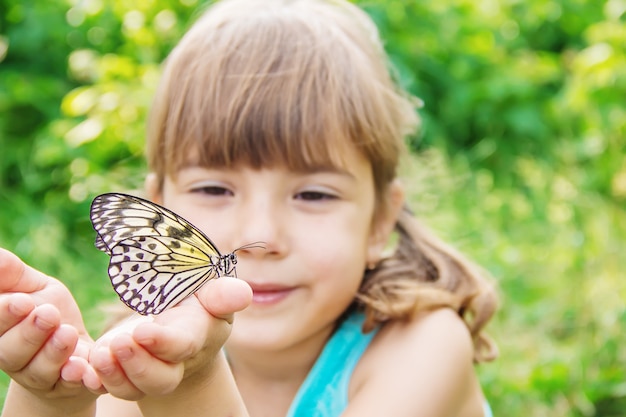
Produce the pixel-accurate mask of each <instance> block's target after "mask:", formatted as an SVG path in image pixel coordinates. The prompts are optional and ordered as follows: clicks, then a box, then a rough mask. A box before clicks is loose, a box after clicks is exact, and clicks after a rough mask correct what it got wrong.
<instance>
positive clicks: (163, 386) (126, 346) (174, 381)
mask: <svg viewBox="0 0 626 417" xmlns="http://www.w3.org/2000/svg"><path fill="white" fill-rule="evenodd" d="M111 352H112V353H113V356H114V357H115V358H116V359H117V361H118V363H119V364H120V366H121V367H122V369H124V373H125V374H126V377H127V378H128V379H129V380H130V381H131V382H132V383H133V385H134V386H136V387H137V388H139V389H140V390H141V391H142V392H143V393H145V394H148V395H163V394H167V393H170V392H172V391H173V390H174V389H175V388H176V387H177V386H178V384H180V381H181V380H182V379H183V373H184V366H183V364H181V363H179V364H172V363H168V362H164V361H161V360H159V359H157V358H155V357H154V356H152V355H151V354H150V353H149V352H147V351H146V350H144V349H143V348H142V347H141V346H139V345H138V344H137V343H135V341H134V340H133V338H132V337H131V336H130V335H128V334H122V335H120V336H118V337H116V338H115V339H114V340H113V341H112V342H111Z"/></svg>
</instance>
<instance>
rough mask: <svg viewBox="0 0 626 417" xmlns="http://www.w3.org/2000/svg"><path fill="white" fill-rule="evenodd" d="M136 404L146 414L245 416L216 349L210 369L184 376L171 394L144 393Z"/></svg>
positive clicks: (230, 373) (155, 415)
mask: <svg viewBox="0 0 626 417" xmlns="http://www.w3.org/2000/svg"><path fill="white" fill-rule="evenodd" d="M139 407H140V408H141V411H142V413H143V415H144V416H146V417H161V416H167V417H178V416H181V417H183V416H184V417H188V416H190V415H191V416H200V415H201V416H210V417H247V416H248V412H247V411H246V408H245V405H244V403H243V400H242V398H241V395H240V394H239V390H238V389H237V385H236V384H235V380H234V378H233V375H232V372H231V371H230V368H229V366H228V363H227V361H226V358H225V356H224V355H223V354H222V353H220V354H219V355H218V357H217V358H216V360H215V363H214V364H212V369H211V371H210V372H198V373H196V374H195V375H193V376H191V377H189V378H185V379H184V380H183V381H182V382H181V384H180V385H179V386H178V388H177V389H176V390H175V391H174V392H173V393H171V394H169V395H165V396H160V397H145V398H144V399H142V400H140V401H139Z"/></svg>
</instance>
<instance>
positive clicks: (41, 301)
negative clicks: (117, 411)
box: [0, 248, 97, 407]
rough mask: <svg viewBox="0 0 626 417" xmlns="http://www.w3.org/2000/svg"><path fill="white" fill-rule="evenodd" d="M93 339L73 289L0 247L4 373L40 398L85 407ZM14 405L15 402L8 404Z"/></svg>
mask: <svg viewBox="0 0 626 417" xmlns="http://www.w3.org/2000/svg"><path fill="white" fill-rule="evenodd" d="M91 343H92V342H91V339H90V338H89V335H88V334H87V331H86V330H85V327H84V324H83V321H82V318H81V314H80V311H79V309H78V306H77V305H76V302H75V301H74V299H73V298H72V296H71V294H70V292H69V290H68V289H67V288H66V287H65V286H64V285H63V284H62V283H61V282H59V281H58V280H56V279H54V278H51V277H49V276H46V275H45V274H43V273H41V272H39V271H36V270H35V269H33V268H31V267H29V266H28V265H26V264H24V262H22V261H21V260H20V259H19V258H18V257H17V256H15V255H14V254H12V253H11V252H9V251H7V250H4V249H2V248H0V352H2V354H0V369H2V370H3V371H5V372H6V373H7V374H8V375H9V376H10V377H11V378H12V379H13V381H15V382H17V384H19V385H20V386H21V387H14V388H13V391H16V390H17V391H20V390H21V389H25V390H26V391H27V392H29V393H30V394H31V395H33V396H34V398H36V399H37V400H41V401H43V403H42V404H44V403H46V404H48V405H51V404H52V403H54V404H55V406H57V407H58V406H59V404H60V402H63V401H66V402H73V403H75V404H77V405H78V404H81V400H84V403H85V404H88V403H90V402H93V401H94V400H95V398H96V396H95V395H94V394H92V393H90V392H89V391H88V390H87V389H86V388H85V387H84V386H83V384H82V380H83V379H87V380H90V378H91V381H92V382H94V386H95V385H97V379H94V378H95V373H94V372H93V370H91V369H90V367H89V366H88V363H87V360H86V359H87V356H88V350H89V346H90V344H91ZM7 402H9V400H7Z"/></svg>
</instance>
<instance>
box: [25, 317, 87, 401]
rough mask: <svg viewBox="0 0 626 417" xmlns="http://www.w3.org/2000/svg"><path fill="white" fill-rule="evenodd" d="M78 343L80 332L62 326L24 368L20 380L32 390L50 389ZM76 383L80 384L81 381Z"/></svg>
mask: <svg viewBox="0 0 626 417" xmlns="http://www.w3.org/2000/svg"><path fill="white" fill-rule="evenodd" d="M77 341H78V331H77V330H76V329H75V328H74V327H72V326H70V325H67V324H65V325H61V326H60V327H59V328H58V329H57V330H56V331H55V332H54V333H53V334H52V335H51V336H50V338H49V339H48V340H47V341H46V342H45V344H44V345H43V347H42V348H41V350H40V351H39V352H37V353H36V354H35V356H34V357H33V358H32V360H31V361H30V362H29V363H28V364H27V365H26V366H25V367H24V368H22V370H21V371H20V379H22V380H23V381H25V382H26V383H27V384H28V386H29V387H31V388H35V389H46V388H50V387H51V386H53V385H54V384H55V383H56V382H57V381H58V379H59V377H60V375H61V368H62V367H63V365H64V364H65V363H66V362H67V360H68V359H69V357H70V355H71V354H72V351H73V350H74V346H75V345H76V342H77ZM75 382H77V383H80V379H79V380H78V381H75Z"/></svg>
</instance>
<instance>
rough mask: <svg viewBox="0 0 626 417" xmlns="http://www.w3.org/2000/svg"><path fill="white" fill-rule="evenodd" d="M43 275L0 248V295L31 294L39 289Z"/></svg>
mask: <svg viewBox="0 0 626 417" xmlns="http://www.w3.org/2000/svg"><path fill="white" fill-rule="evenodd" d="M43 278H46V276H45V275H44V274H42V273H41V272H39V271H36V270H35V269H33V268H31V267H29V266H28V265H26V264H25V263H24V262H22V260H21V259H20V258H18V257H17V255H15V254H14V253H12V252H9V251H8V250H6V249H3V248H0V293H2V292H33V291H36V290H37V289H40V288H41V287H42V286H43V284H44V282H45V280H44V279H43Z"/></svg>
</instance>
